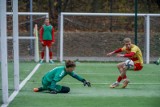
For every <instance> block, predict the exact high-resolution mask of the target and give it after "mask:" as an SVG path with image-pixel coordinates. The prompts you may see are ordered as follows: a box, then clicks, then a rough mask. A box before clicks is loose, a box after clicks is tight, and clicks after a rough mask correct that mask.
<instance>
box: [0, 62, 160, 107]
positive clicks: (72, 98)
mask: <svg viewBox="0 0 160 107" xmlns="http://www.w3.org/2000/svg"><path fill="white" fill-rule="evenodd" d="M116 64H117V63H77V67H76V70H75V72H76V73H77V74H79V75H81V76H82V77H84V78H85V79H86V80H88V81H90V82H91V83H92V87H84V86H83V84H82V83H81V82H79V81H77V80H75V79H74V78H72V77H70V76H66V77H65V78H64V79H63V80H62V81H61V82H59V84H61V85H65V86H69V87H70V88H71V91H70V93H69V94H56V95H55V94H54V95H53V94H49V93H45V92H41V93H35V92H33V88H34V87H39V86H41V78H42V76H43V75H44V74H45V73H46V72H47V71H49V70H51V69H53V68H54V67H56V66H60V65H62V64H60V63H55V64H53V65H51V64H47V63H44V64H42V65H41V66H40V67H39V69H38V70H37V71H36V73H35V74H34V75H33V76H32V78H31V79H30V80H29V81H28V82H27V84H26V85H25V86H24V87H23V88H22V90H21V91H20V93H19V94H18V95H17V96H16V98H15V99H14V100H13V101H12V102H11V103H10V104H9V107H159V106H160V66H157V65H153V64H148V65H144V68H143V70H142V71H138V72H134V71H127V76H128V78H129V79H130V84H129V85H128V87H127V88H126V89H122V88H121V86H122V84H121V85H120V86H119V87H118V88H115V89H111V88H109V85H110V84H111V83H113V82H115V81H116V79H117V76H118V75H119V72H118V70H117V68H116ZM35 65H36V63H31V64H29V63H27V64H26V66H24V67H25V68H24V69H27V70H24V69H22V68H21V73H20V74H21V79H23V78H24V77H25V76H27V74H29V71H28V70H31V71H32V69H33V68H34V66H35ZM9 80H11V79H9ZM0 95H1V93H0Z"/></svg>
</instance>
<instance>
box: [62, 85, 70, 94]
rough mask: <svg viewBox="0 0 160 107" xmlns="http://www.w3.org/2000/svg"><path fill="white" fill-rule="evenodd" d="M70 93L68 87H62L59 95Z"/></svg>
mask: <svg viewBox="0 0 160 107" xmlns="http://www.w3.org/2000/svg"><path fill="white" fill-rule="evenodd" d="M69 92H70V88H69V87H66V86H62V89H61V91H60V92H59V93H69Z"/></svg>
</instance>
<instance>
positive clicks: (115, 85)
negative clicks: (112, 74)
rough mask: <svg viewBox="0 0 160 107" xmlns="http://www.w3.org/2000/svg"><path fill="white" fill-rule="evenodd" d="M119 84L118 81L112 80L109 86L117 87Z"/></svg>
mask: <svg viewBox="0 0 160 107" xmlns="http://www.w3.org/2000/svg"><path fill="white" fill-rule="evenodd" d="M118 86H119V83H118V82H114V83H113V84H111V85H110V86H109V87H110V88H115V87H118Z"/></svg>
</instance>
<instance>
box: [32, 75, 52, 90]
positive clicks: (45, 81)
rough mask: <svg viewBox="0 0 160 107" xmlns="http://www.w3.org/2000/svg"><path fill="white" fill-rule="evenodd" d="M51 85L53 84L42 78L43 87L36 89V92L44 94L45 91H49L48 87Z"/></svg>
mask: <svg viewBox="0 0 160 107" xmlns="http://www.w3.org/2000/svg"><path fill="white" fill-rule="evenodd" d="M50 85H51V82H48V81H47V80H46V78H44V77H43V78H42V87H39V88H34V89H33V91H34V92H42V91H44V90H48V87H49V86H50Z"/></svg>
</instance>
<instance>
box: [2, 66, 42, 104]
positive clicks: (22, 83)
mask: <svg viewBox="0 0 160 107" xmlns="http://www.w3.org/2000/svg"><path fill="white" fill-rule="evenodd" d="M40 65H41V64H37V65H36V66H35V67H34V69H33V70H32V72H31V73H30V74H29V75H28V76H27V77H26V78H25V79H24V80H23V81H22V82H21V83H20V85H19V90H18V91H14V92H13V93H12V94H11V95H10V97H9V98H8V103H7V104H2V105H1V107H7V106H8V105H9V104H10V102H11V101H13V99H14V98H15V97H16V96H17V94H18V93H19V91H20V90H21V89H22V88H23V86H24V85H25V84H26V83H27V81H28V80H29V79H30V78H31V77H32V76H33V74H34V73H35V72H36V71H37V69H38V68H39V67H40Z"/></svg>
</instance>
